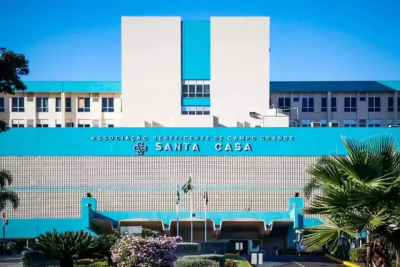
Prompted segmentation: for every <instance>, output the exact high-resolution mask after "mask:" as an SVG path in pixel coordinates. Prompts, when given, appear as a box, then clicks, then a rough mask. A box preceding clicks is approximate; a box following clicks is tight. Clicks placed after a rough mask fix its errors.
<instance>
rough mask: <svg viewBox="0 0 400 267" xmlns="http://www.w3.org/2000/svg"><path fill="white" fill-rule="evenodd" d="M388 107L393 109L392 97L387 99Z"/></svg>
mask: <svg viewBox="0 0 400 267" xmlns="http://www.w3.org/2000/svg"><path fill="white" fill-rule="evenodd" d="M388 106H389V107H393V97H389V98H388Z"/></svg>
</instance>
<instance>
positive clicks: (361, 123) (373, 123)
mask: <svg viewBox="0 0 400 267" xmlns="http://www.w3.org/2000/svg"><path fill="white" fill-rule="evenodd" d="M312 122H314V121H313V120H301V127H311V123H312ZM331 122H337V121H335V120H333V121H331ZM320 123H321V127H328V121H327V120H321V121H320ZM394 124H396V123H394V120H390V119H389V120H387V125H388V126H390V125H394ZM381 125H382V124H381V120H366V119H359V120H358V127H381ZM397 125H400V120H398V121H397ZM342 126H343V127H357V120H343V125H342Z"/></svg>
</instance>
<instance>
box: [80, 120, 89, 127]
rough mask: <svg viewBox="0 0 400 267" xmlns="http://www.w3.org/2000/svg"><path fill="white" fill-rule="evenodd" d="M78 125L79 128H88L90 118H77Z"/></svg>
mask: <svg viewBox="0 0 400 267" xmlns="http://www.w3.org/2000/svg"><path fill="white" fill-rule="evenodd" d="M78 127H79V128H89V127H90V120H78Z"/></svg>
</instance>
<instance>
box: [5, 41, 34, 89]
mask: <svg viewBox="0 0 400 267" xmlns="http://www.w3.org/2000/svg"><path fill="white" fill-rule="evenodd" d="M0 53H1V56H0V93H7V94H13V93H14V92H15V91H16V90H25V89H26V86H25V85H24V83H23V82H22V81H21V77H20V76H21V75H28V74H29V67H28V66H29V61H28V60H26V59H25V56H24V55H23V54H16V53H14V52H13V51H9V50H6V49H5V48H1V47H0Z"/></svg>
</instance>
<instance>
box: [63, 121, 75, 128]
mask: <svg viewBox="0 0 400 267" xmlns="http://www.w3.org/2000/svg"><path fill="white" fill-rule="evenodd" d="M65 127H68V128H71V127H74V123H73V122H72V120H71V119H69V120H65Z"/></svg>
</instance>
